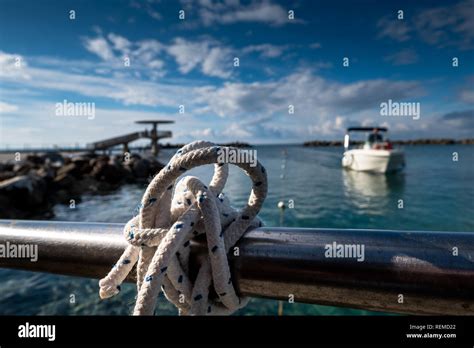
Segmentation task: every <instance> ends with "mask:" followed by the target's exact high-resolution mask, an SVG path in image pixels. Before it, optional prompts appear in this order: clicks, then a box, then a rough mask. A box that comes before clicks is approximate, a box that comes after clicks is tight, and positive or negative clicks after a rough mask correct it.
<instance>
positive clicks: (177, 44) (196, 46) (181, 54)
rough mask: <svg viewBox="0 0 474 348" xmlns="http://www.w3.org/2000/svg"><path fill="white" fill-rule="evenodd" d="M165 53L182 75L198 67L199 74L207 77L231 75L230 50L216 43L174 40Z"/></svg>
mask: <svg viewBox="0 0 474 348" xmlns="http://www.w3.org/2000/svg"><path fill="white" fill-rule="evenodd" d="M167 52H168V53H169V54H170V55H171V56H173V57H174V59H175V60H176V63H177V64H178V65H179V71H180V72H181V73H183V74H187V73H189V72H190V71H192V70H193V69H195V68H198V67H200V70H201V72H202V73H203V74H205V75H207V76H215V77H220V78H227V77H229V76H230V75H231V72H232V70H231V69H232V56H231V53H232V50H231V49H230V48H228V47H223V46H221V45H220V44H219V43H218V42H216V41H213V40H205V39H203V40H200V41H189V40H186V39H183V38H176V39H175V40H174V41H173V43H172V44H170V45H169V46H168V47H167Z"/></svg>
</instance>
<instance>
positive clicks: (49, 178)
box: [0, 152, 163, 219]
mask: <svg viewBox="0 0 474 348" xmlns="http://www.w3.org/2000/svg"><path fill="white" fill-rule="evenodd" d="M161 168H163V164H161V163H160V162H158V161H157V160H156V159H155V158H151V157H142V156H140V155H138V154H131V155H130V156H129V157H127V158H125V157H124V156H107V155H97V154H94V153H86V154H79V155H75V156H69V157H66V156H64V155H62V154H60V153H57V152H56V153H45V154H35V155H27V156H26V157H25V159H24V160H20V161H14V160H10V161H8V162H6V163H0V219H32V218H51V217H53V216H54V213H53V209H52V208H53V206H54V205H55V204H67V205H71V204H77V203H78V202H80V200H81V196H82V195H83V194H84V193H92V194H105V193H107V192H110V191H112V190H115V189H117V188H119V187H120V186H121V185H123V184H126V183H142V182H144V183H146V182H148V181H149V180H150V179H151V178H152V177H153V176H154V175H155V174H156V173H158V171H159V170H160V169H161Z"/></svg>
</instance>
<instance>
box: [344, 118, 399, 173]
mask: <svg viewBox="0 0 474 348" xmlns="http://www.w3.org/2000/svg"><path fill="white" fill-rule="evenodd" d="M387 131H388V130H387V128H385V127H351V128H348V129H347V133H346V135H345V137H344V149H345V151H344V156H343V158H342V166H343V167H344V168H347V169H351V170H356V171H363V172H375V173H387V172H393V171H398V170H401V169H403V167H404V166H405V156H404V154H403V151H401V150H400V149H394V148H393V146H392V144H391V143H390V142H389V141H387V140H385V139H384V137H383V136H382V134H381V132H387ZM350 132H366V133H367V132H369V134H368V136H367V140H366V142H365V143H364V145H363V146H362V147H360V148H353V149H350V148H349V147H350V135H349V134H350Z"/></svg>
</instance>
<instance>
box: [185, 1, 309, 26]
mask: <svg viewBox="0 0 474 348" xmlns="http://www.w3.org/2000/svg"><path fill="white" fill-rule="evenodd" d="M182 3H183V4H184V5H185V7H186V8H188V9H189V10H191V11H194V10H195V7H197V12H198V14H199V17H200V20H201V22H202V23H203V24H204V25H205V26H211V25H214V24H234V23H238V22H257V23H265V24H269V25H273V26H281V25H285V24H288V23H301V22H302V21H301V20H298V19H295V20H289V19H288V10H289V9H288V10H287V9H285V8H283V7H282V6H280V5H278V4H274V3H272V2H271V1H269V0H263V1H255V0H252V1H250V3H247V4H242V3H241V2H240V1H239V0H226V1H213V0H200V1H199V2H198V3H197V4H196V3H195V2H193V1H182Z"/></svg>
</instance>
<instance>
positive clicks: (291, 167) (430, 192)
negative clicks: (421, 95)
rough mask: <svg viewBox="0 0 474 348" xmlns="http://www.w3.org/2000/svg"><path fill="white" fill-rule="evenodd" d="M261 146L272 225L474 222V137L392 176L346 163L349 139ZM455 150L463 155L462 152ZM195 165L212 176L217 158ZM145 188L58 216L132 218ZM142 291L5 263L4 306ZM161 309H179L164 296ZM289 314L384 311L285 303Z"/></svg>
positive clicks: (417, 158)
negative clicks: (105, 287)
mask: <svg viewBox="0 0 474 348" xmlns="http://www.w3.org/2000/svg"><path fill="white" fill-rule="evenodd" d="M256 149H257V150H258V153H257V155H258V159H259V161H261V162H262V163H263V165H264V166H265V167H266V168H267V172H268V176H269V194H268V197H267V200H266V201H265V204H264V207H263V209H262V211H261V214H260V215H261V217H262V218H263V220H264V221H265V224H266V225H269V226H278V225H284V226H294V227H332V228H380V229H400V230H434V231H474V185H473V182H474V146H471V145H449V146H437V145H430V146H407V147H405V148H404V150H405V154H406V162H407V167H406V169H405V170H404V172H402V173H397V174H392V175H373V174H365V173H356V172H347V171H344V170H343V169H342V168H341V166H340V158H341V154H342V149H341V148H306V147H302V146H283V145H278V146H257V147H256ZM173 152H174V151H171V150H163V151H162V152H161V154H160V157H161V159H162V160H163V161H164V162H165V161H166V160H167V159H168V158H170V157H171V155H172V153H173ZM285 152H286V156H285V154H284V153H285ZM453 152H457V154H458V161H453ZM285 158H286V159H285ZM192 173H193V175H197V176H199V177H201V178H203V179H204V180H205V181H208V180H209V179H210V177H211V175H212V167H209V166H206V167H201V168H197V169H195V170H193V171H192ZM144 190H145V185H128V186H124V187H122V188H120V189H119V190H118V191H116V192H113V193H111V194H108V195H103V196H100V195H95V196H84V197H83V199H82V202H81V203H80V204H78V205H77V206H76V209H69V207H66V206H56V208H55V214H56V217H55V220H67V221H95V222H122V223H124V222H126V221H127V220H128V219H129V218H130V217H131V216H132V214H133V212H134V210H135V208H136V206H137V204H138V203H139V201H140V197H141V195H142V194H143V192H144ZM249 190H250V181H249V179H248V178H247V177H246V176H245V175H243V174H242V173H241V172H239V169H238V168H235V167H234V168H232V169H231V176H230V178H229V182H228V184H227V186H226V189H225V191H224V192H225V193H226V194H227V196H229V198H230V199H231V201H232V202H233V205H234V206H235V207H239V206H242V205H243V204H244V202H245V201H246V200H247V197H248V193H249ZM280 200H284V201H286V202H288V201H289V200H292V201H293V202H294V208H293V209H286V211H285V213H284V216H283V218H282V217H281V215H280V212H279V210H278V208H277V203H278V201H280ZM400 200H403V208H402V209H400V208H399V206H400V202H401V201H400ZM135 293H136V290H135V286H134V285H133V284H127V285H125V286H124V287H123V290H122V292H121V293H120V294H119V295H118V296H116V297H115V298H112V299H109V300H105V301H101V300H100V299H99V296H98V285H97V280H91V279H82V278H72V277H65V276H56V275H49V274H41V273H31V272H24V271H12V270H4V269H2V270H0V315H6V314H13V315H37V314H39V315H60V314H64V315H88V314H101V315H107V314H111V315H114V314H117V315H127V314H129V313H130V312H131V310H132V308H133V303H134V296H135ZM71 295H74V297H75V303H71V301H70V298H71ZM277 308H278V302H277V301H272V300H262V299H253V300H252V301H251V303H250V304H249V305H248V306H247V307H246V308H245V309H243V310H241V311H240V312H239V313H237V314H240V315H254V314H259V315H276V314H277ZM157 314H158V315H160V314H162V315H176V314H177V313H176V310H175V308H174V307H173V306H172V305H170V304H168V303H167V302H166V300H164V298H161V299H160V301H159V305H158V308H157ZM284 314H288V315H291V314H293V315H294V314H312V315H321V314H324V315H348V314H361V315H364V314H377V313H375V312H368V311H361V310H355V309H347V308H335V307H327V306H317V305H307V304H289V303H285V304H284Z"/></svg>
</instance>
